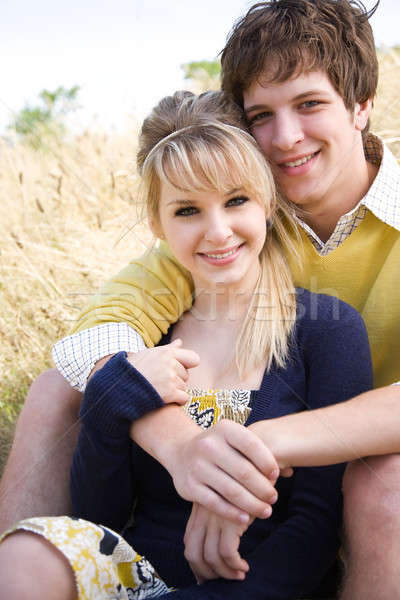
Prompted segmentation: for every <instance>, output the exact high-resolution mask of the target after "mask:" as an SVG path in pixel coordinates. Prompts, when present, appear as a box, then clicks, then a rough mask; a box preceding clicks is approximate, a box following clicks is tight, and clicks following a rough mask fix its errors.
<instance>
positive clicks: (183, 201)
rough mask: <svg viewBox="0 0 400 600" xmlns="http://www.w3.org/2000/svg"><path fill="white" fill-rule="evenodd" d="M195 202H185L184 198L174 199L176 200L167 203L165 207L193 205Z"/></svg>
mask: <svg viewBox="0 0 400 600" xmlns="http://www.w3.org/2000/svg"><path fill="white" fill-rule="evenodd" d="M195 202H196V201H195V200H187V199H186V198H176V200H170V201H169V202H167V206H170V205H171V204H194V203H195Z"/></svg>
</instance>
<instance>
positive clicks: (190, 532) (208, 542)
mask: <svg viewBox="0 0 400 600" xmlns="http://www.w3.org/2000/svg"><path fill="white" fill-rule="evenodd" d="M249 524H250V522H249V523H248V524H247V525H246V524H241V525H239V524H237V523H232V521H228V520H227V519H224V518H222V517H218V516H217V515H215V514H214V513H211V512H209V511H208V510H207V509H205V508H203V507H202V506H200V505H199V504H194V505H193V508H192V513H191V515H190V518H189V521H188V523H187V526H186V532H185V537H184V543H185V558H186V560H187V561H188V562H189V564H190V568H191V569H192V571H193V573H194V576H195V577H196V580H197V582H198V583H202V582H203V581H204V580H206V579H216V578H218V577H223V578H225V579H236V580H239V581H242V580H243V579H244V578H245V577H246V573H247V571H248V570H249V565H248V564H247V562H246V561H245V560H243V559H242V558H241V556H240V554H239V544H240V538H241V536H242V535H243V533H244V532H245V531H246V529H247V527H248V525H249Z"/></svg>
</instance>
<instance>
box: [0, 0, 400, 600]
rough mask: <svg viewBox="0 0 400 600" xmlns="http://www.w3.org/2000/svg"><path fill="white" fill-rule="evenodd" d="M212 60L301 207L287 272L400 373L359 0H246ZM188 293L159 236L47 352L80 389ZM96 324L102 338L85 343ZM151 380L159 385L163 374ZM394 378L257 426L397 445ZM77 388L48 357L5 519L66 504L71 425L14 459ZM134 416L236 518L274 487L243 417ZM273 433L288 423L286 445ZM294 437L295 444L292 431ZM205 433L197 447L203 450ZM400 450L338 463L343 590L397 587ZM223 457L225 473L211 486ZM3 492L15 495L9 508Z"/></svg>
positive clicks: (202, 491)
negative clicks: (223, 421)
mask: <svg viewBox="0 0 400 600" xmlns="http://www.w3.org/2000/svg"><path fill="white" fill-rule="evenodd" d="M222 65H223V87H224V89H225V90H226V91H227V92H228V93H230V94H232V95H233V96H234V98H235V99H236V101H237V102H238V103H239V104H240V105H241V106H242V107H243V108H244V110H245V113H246V116H247V118H248V121H249V124H250V129H251V132H252V133H253V135H254V136H255V138H256V140H257V141H258V143H259V144H260V146H261V148H262V149H263V151H264V153H265V155H266V157H267V158H268V159H269V161H270V163H271V165H272V168H273V170H274V174H275V177H276V181H277V182H278V184H279V186H280V188H281V189H282V192H283V193H284V194H285V195H286V196H287V197H288V199H289V200H290V201H291V202H292V203H293V204H294V205H297V206H298V207H299V209H300V211H299V217H298V219H299V224H300V236H301V245H299V248H300V250H301V252H302V253H303V262H304V267H303V269H302V270H300V269H299V268H298V266H297V264H296V263H295V261H294V260H293V259H292V257H290V256H289V257H288V260H289V261H290V262H291V266H292V271H293V275H294V278H295V281H296V284H298V285H301V286H303V287H306V288H308V289H311V290H312V291H319V292H325V293H331V294H337V295H338V296H339V297H340V298H341V299H343V300H345V301H347V302H349V303H350V304H352V305H353V306H355V307H356V308H357V309H358V310H359V311H360V313H361V314H362V316H363V317H364V319H365V322H366V325H367V329H368V332H369V337H370V342H371V349H372V355H373V362H374V370H375V384H376V386H389V384H391V383H394V382H396V381H398V380H399V379H400V364H399V362H398V356H399V350H400V295H399V291H400V290H399V287H400V283H399V278H398V271H397V269H398V267H397V265H398V262H399V259H400V233H399V231H400V169H399V167H398V165H397V163H396V161H395V159H394V157H393V156H392V155H391V154H390V152H389V151H388V150H387V149H386V148H384V147H383V145H382V143H381V142H380V141H379V140H378V139H377V138H375V137H373V136H369V135H367V129H368V118H369V114H370V111H371V106H372V101H373V97H374V94H375V91H376V85H377V60H376V54H375V48H374V42H373V36H372V32H371V29H370V26H369V24H368V19H367V15H366V13H365V11H364V10H363V8H362V5H360V4H359V3H357V2H350V1H349V0H273V1H270V2H263V3H260V4H258V5H255V6H254V7H253V8H252V9H250V11H249V13H248V14H247V15H246V16H245V17H244V18H243V19H242V20H241V21H240V22H239V23H238V24H237V25H236V27H235V28H234V30H233V32H232V34H231V36H230V38H229V40H228V43H227V45H226V48H225V50H224V52H223V54H222ZM121 298H122V300H121ZM117 299H118V301H117ZM191 301H192V298H191V287H190V282H189V281H187V280H186V279H185V274H184V272H183V271H182V269H181V268H180V267H179V265H177V264H176V263H175V262H174V260H173V257H172V256H171V255H170V254H168V250H167V249H161V250H160V251H159V252H157V253H152V254H150V255H148V256H146V257H144V258H143V259H141V260H138V261H133V262H132V263H131V264H130V265H129V266H128V267H127V268H126V269H124V270H123V271H122V272H121V273H120V274H119V275H118V276H117V277H116V278H114V279H113V280H112V281H111V282H109V283H108V284H107V285H106V286H105V287H104V288H103V290H102V291H101V292H100V294H99V295H97V296H96V297H95V298H94V300H93V302H92V303H91V304H90V305H89V307H88V308H87V310H86V311H85V312H84V313H83V314H82V315H81V318H80V320H79V321H78V323H77V326H76V328H75V331H76V332H77V333H75V335H74V336H72V337H71V338H67V339H66V340H64V341H63V342H62V343H60V344H59V345H58V346H57V354H56V362H57V363H58V364H59V365H60V368H61V369H62V372H63V374H64V375H65V377H66V378H67V379H68V380H69V381H70V383H71V384H73V385H74V386H75V387H77V388H78V389H81V390H82V389H83V388H84V385H85V382H86V380H87V377H88V376H89V374H90V372H91V370H92V368H93V366H94V364H95V363H96V362H97V361H98V360H99V359H101V358H102V357H105V356H107V355H110V354H113V353H115V352H116V351H118V350H120V349H125V350H127V351H136V350H140V349H141V348H144V345H143V342H142V340H141V339H140V338H138V336H137V335H136V332H138V333H139V334H140V336H141V338H143V340H144V342H145V343H146V344H147V345H152V344H153V343H155V342H157V341H158V339H159V338H160V336H161V333H162V332H165V331H166V330H167V329H168V326H169V324H170V323H172V322H174V321H175V320H176V319H177V318H178V317H179V314H180V313H181V312H182V311H183V310H186V309H187V308H188V307H189V306H190V304H191ZM99 339H100V340H104V343H103V342H102V343H101V344H100V346H99V344H98V342H97V341H96V344H93V340H99ZM93 346H96V351H95V352H93V351H92V350H91V348H93ZM172 352H173V353H175V354H174V359H175V360H176V361H178V362H181V364H184V366H186V367H187V368H190V367H191V366H193V365H194V362H193V361H194V359H193V356H190V355H187V354H185V353H184V352H185V351H182V352H183V354H182V353H181V354H179V353H178V354H176V352H177V351H176V350H172ZM72 357H74V359H73V360H72ZM332 360H334V357H332ZM132 361H133V362H134V364H135V366H136V367H137V368H138V369H139V370H141V369H143V371H144V372H147V371H146V369H148V372H149V379H150V381H152V379H151V375H150V372H151V371H153V370H154V369H152V368H151V367H152V365H147V364H146V352H145V351H144V352H141V353H140V354H138V355H137V356H136V357H133V358H132ZM100 365H101V363H100ZM98 366H99V365H98ZM152 376H153V377H154V374H153V375H152ZM152 382H153V381H152ZM153 385H154V387H156V389H158V390H159V391H160V395H161V396H162V395H163V394H162V392H163V391H164V390H163V387H162V386H163V385H164V382H161V383H160V382H156V381H154V382H153ZM157 386H158V387H157ZM399 392H400V388H397V387H395V386H393V387H386V388H383V389H380V390H377V391H375V392H370V393H369V394H367V395H365V396H363V397H360V398H357V399H354V400H353V401H350V402H348V403H346V404H345V405H341V406H337V407H331V408H330V409H329V411H330V412H327V413H322V414H321V415H312V414H310V413H304V414H301V415H298V416H293V418H292V420H289V419H290V418H289V417H288V421H283V420H282V421H281V423H279V424H277V429H275V430H274V431H275V433H273V432H272V433H271V436H265V437H264V441H265V442H267V443H268V444H269V445H270V447H271V449H272V451H273V452H274V453H275V455H276V458H277V460H278V462H279V464H280V466H286V465H287V464H289V465H290V464H300V463H299V460H300V458H299V455H300V454H301V452H303V454H304V455H303V456H302V458H301V460H302V464H314V463H313V462H312V461H313V457H314V460H315V457H316V455H318V456H319V460H326V461H328V462H329V461H334V460H346V459H348V458H352V457H353V456H354V457H357V456H365V455H374V454H389V453H390V452H398V451H400V444H399V442H398V439H397V438H398V435H397V428H396V426H395V425H396V419H394V418H393V412H394V411H399V410H400V409H399V408H398V404H397V403H398V400H399V399H400V398H399V396H400V394H399ZM55 395H57V396H58V397H59V398H58V400H59V401H58V402H57V398H54V396H55ZM79 403H80V395H79V394H78V392H74V391H71V390H70V389H69V388H68V386H67V385H66V383H65V381H64V380H62V379H61V378H60V377H59V376H58V375H57V374H55V373H54V372H53V373H51V374H48V375H42V376H41V377H40V378H39V380H38V381H37V382H36V383H35V384H34V385H33V387H32V390H31V392H30V396H29V399H28V401H27V404H26V406H25V408H24V411H23V413H22V414H21V418H20V421H19V424H18V427H17V432H16V441H15V445H14V448H13V451H12V453H11V456H10V460H9V464H8V467H7V470H6V472H5V476H4V481H3V488H2V489H3V496H2V504H3V506H4V511H5V512H4V514H5V515H6V518H5V519H4V520H5V524H6V523H7V520H8V522H10V521H12V520H14V519H15V518H21V517H23V516H30V515H31V514H47V513H49V511H50V512H52V513H53V514H54V513H55V512H57V513H63V512H65V510H66V507H65V497H66V489H67V485H66V483H65V482H66V480H67V475H66V471H67V465H68V463H69V461H70V456H71V452H72V446H73V437H74V433H73V432H71V431H69V433H68V435H69V436H70V438H71V439H69V440H68V439H65V438H64V437H62V439H63V440H64V442H62V443H63V444H64V447H63V448H62V450H59V451H58V452H57V451H55V452H54V453H53V452H51V453H48V454H47V456H46V460H48V461H49V462H48V463H46V466H45V468H43V469H42V472H40V471H39V469H34V470H33V471H30V473H28V480H26V481H24V483H22V484H21V482H20V480H19V477H20V474H19V469H20V467H21V465H22V464H24V463H25V461H27V459H28V457H29V456H30V455H29V454H28V448H29V452H30V451H31V448H32V449H33V450H32V452H33V455H34V456H35V457H36V456H39V453H40V451H41V449H43V450H44V448H46V445H47V447H51V448H53V447H54V445H55V442H56V440H58V439H59V438H60V437H61V435H60V434H61V432H64V430H65V423H68V424H70V425H72V424H73V423H74V420H75V416H76V414H77V410H78V406H79ZM396 414H397V413H396ZM294 417H296V418H297V419H300V420H296V419H295V418H294ZM32 419H35V421H34V424H35V423H37V427H39V426H40V425H41V424H42V423H43V422H46V424H48V425H47V426H48V427H49V429H48V430H46V431H43V430H42V429H41V430H40V431H38V430H37V427H35V426H32ZM44 419H46V421H44ZM178 419H179V421H178ZM141 421H142V422H141V423H140V424H136V425H135V428H134V430H133V435H134V438H135V439H136V441H137V442H138V443H139V444H141V445H142V446H143V447H144V448H145V449H146V450H147V451H148V452H150V453H151V454H153V456H155V457H156V458H158V459H159V460H160V462H162V463H163V464H164V465H165V466H166V467H167V468H168V469H169V471H170V472H171V474H172V475H173V477H174V481H175V484H176V487H177V489H178V491H180V493H181V494H182V495H183V496H184V497H186V498H188V499H190V500H196V501H198V502H200V503H202V504H203V505H205V506H207V507H208V508H210V509H214V510H215V511H217V512H220V513H221V512H224V511H227V514H228V515H229V516H231V517H232V518H235V517H236V518H238V511H237V510H236V511H235V509H234V507H233V504H235V505H236V506H238V507H240V509H242V510H243V511H247V512H249V513H251V514H256V515H259V516H261V514H262V513H263V511H264V510H265V509H266V503H268V501H269V500H270V498H268V497H266V495H265V488H264V487H263V484H262V481H261V478H260V471H261V472H262V471H263V460H262V447H260V446H259V445H258V442H259V440H257V438H256V436H254V437H253V436H251V435H250V432H248V431H246V430H245V429H243V430H241V431H240V435H237V436H236V432H233V430H232V428H229V427H226V426H225V428H219V429H216V430H215V432H213V433H212V435H210V436H208V437H206V436H204V435H203V434H202V435H200V436H199V435H197V432H196V431H195V430H194V429H193V427H192V424H189V423H187V422H186V420H185V419H184V415H183V414H182V413H181V412H180V411H179V409H176V408H175V407H168V409H161V410H160V411H158V413H157V414H154V415H150V416H149V417H148V418H145V419H143V420H141ZM138 425H139V426H138ZM180 425H181V426H180ZM271 427H272V428H273V427H275V425H272V424H271ZM279 428H281V430H279ZM32 430H33V431H32ZM277 431H280V434H281V436H280V437H279V436H277V433H276V432H277ZM306 431H309V432H310V435H309V436H308V437H307V439H306V438H305V432H306ZM282 432H286V437H284V434H283V433H282ZM230 436H233V437H232V439H229V438H230ZM171 437H173V438H174V444H171ZM278 437H279V439H280V440H282V438H283V439H285V441H286V443H287V447H286V448H285V449H283V445H284V444H282V441H280V442H278V441H277V439H278ZM28 438H29V442H30V443H29V446H27V440H28ZM293 440H294V441H293ZM296 440H298V443H297V447H296V448H294V449H293V456H296V458H295V459H293V460H292V458H293V457H292V456H290V451H288V447H290V444H291V443H292V444H293V446H294V445H296ZM189 448H190V449H191V452H189V451H188V449H189ZM204 448H206V449H207V452H202V450H204ZM183 449H185V450H186V453H185V456H187V457H188V459H187V463H188V464H187V469H178V468H177V463H178V462H179V461H177V460H176V455H177V453H182V450H183ZM238 450H239V452H240V454H238V452H237V451H238ZM323 450H324V454H325V455H324V457H323V458H322V457H321V456H320V454H321V452H322V451H323ZM196 451H197V458H196V460H194V461H192V462H191V460H190V456H196ZM228 453H229V455H228ZM285 453H286V455H285ZM246 456H247V458H248V460H246V458H245V457H246ZM288 456H290V458H288ZM210 457H212V458H210ZM283 457H285V459H284V458H283ZM310 457H311V458H310ZM296 460H297V462H296ZM31 461H32V459H31ZM285 461H286V462H285ZM307 461H308V462H307ZM398 463H399V459H398V457H394V456H385V457H381V458H374V459H370V460H369V461H368V462H367V464H365V463H364V464H352V465H351V466H350V468H349V469H348V471H347V474H346V478H345V485H344V492H345V527H346V532H347V546H348V552H349V567H348V577H347V581H346V583H345V588H344V591H343V599H345V600H349V599H350V598H351V599H352V600H357V599H361V598H362V599H363V600H365V599H368V598H371V599H372V598H374V600H375V599H376V598H379V599H382V600H384V599H386V598H388V599H389V598H390V599H392V598H394V597H396V595H397V593H398V592H397V588H398V584H399V583H400V574H399V570H398V567H397V556H398V554H399V551H400V517H399V511H398V510H397V506H398V503H399V500H400V492H398V491H397V488H398V484H397V481H398V477H399V476H400V464H398ZM321 464H324V463H321ZM257 467H258V468H257ZM221 468H222V469H223V470H224V471H225V472H226V473H229V475H230V477H229V480H228V482H225V483H224V486H223V487H221V486H220V482H219V473H220V469H221ZM244 471H245V472H246V476H247V482H246V484H243V478H242V477H241V476H242V475H243V472H244ZM32 472H33V478H32ZM48 474H53V481H54V482H55V484H54V489H55V490H57V492H58V497H54V498H52V499H51V500H50V499H49V498H43V496H40V495H39V494H38V492H39V490H40V492H41V493H42V494H46V493H47V494H49V493H51V494H52V493H53V489H51V490H50V485H49V483H48V479H49V477H48ZM63 478H64V480H63ZM63 481H64V484H63V483H62V482H63ZM224 481H225V480H224ZM59 482H60V485H58V483H59ZM49 490H50V491H49ZM24 493H29V499H28V501H27V502H26V505H25V506H23V503H22V502H21V500H20V497H21V494H24ZM222 497H224V498H225V500H224V499H223V498H222ZM378 503H379V511H377V510H376V506H377V505H378ZM10 504H14V505H15V507H16V509H15V510H14V513H13V511H12V510H10ZM239 516H240V515H239ZM371 524H373V526H372V527H371ZM397 532H398V533H399V535H397ZM378 574H379V576H380V577H379V578H378Z"/></svg>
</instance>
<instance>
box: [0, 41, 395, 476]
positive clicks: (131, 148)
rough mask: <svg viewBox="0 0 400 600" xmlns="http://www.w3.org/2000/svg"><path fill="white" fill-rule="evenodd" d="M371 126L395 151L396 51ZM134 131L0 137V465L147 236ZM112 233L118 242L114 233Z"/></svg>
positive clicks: (386, 65) (384, 59)
mask: <svg viewBox="0 0 400 600" xmlns="http://www.w3.org/2000/svg"><path fill="white" fill-rule="evenodd" d="M372 130H373V131H375V132H377V133H379V134H380V135H382V137H383V138H384V139H386V140H387V141H388V143H389V146H390V147H391V149H392V150H393V151H394V152H395V153H396V155H397V156H398V157H399V158H400V53H395V52H394V51H392V52H391V53H388V54H385V55H382V56H381V80H380V87H379V93H378V97H377V100H376V103H375V111H374V118H373V121H372ZM136 138H137V136H136V132H135V128H134V127H132V131H130V132H127V133H126V134H125V135H124V136H120V135H117V134H114V135H101V134H94V133H85V134H84V135H81V136H80V137H78V138H76V139H73V140H71V141H70V142H68V143H66V144H63V145H62V146H59V145H57V144H54V143H53V145H52V146H51V147H50V148H49V149H48V150H47V151H46V152H35V151H33V150H32V149H30V148H28V147H24V146H22V145H19V144H17V145H15V146H10V145H8V144H7V143H5V142H4V143H2V144H0V195H1V198H2V212H1V217H0V271H1V276H0V297H1V303H0V346H1V354H0V472H1V468H2V462H3V460H4V457H5V455H6V451H7V447H8V445H9V439H10V434H11V430H12V423H13V421H14V419H15V417H16V415H17V413H18V411H19V409H20V406H21V403H22V402H23V400H24V397H25V394H26V391H27V388H28V387H29V384H30V383H31V382H32V381H33V380H34V379H35V378H36V376H37V375H38V374H39V373H40V372H41V371H43V370H44V369H46V368H48V367H49V366H51V358H50V349H51V346H52V344H53V343H54V341H56V340H57V339H59V338H60V337H62V336H63V335H65V334H66V332H67V331H68V329H69V326H70V323H71V319H73V318H74V316H76V315H77V313H78V312H79V308H80V307H81V306H83V304H84V303H85V301H86V299H87V297H88V295H89V294H91V293H92V292H93V291H95V290H96V289H97V287H98V286H99V285H100V284H101V282H103V281H104V280H105V279H106V278H107V277H109V276H110V275H111V274H113V273H114V272H116V271H117V270H118V269H119V268H120V267H122V266H123V265H124V264H125V263H127V262H128V260H129V259H130V258H131V257H132V256H134V255H137V254H139V253H141V252H142V251H143V250H144V249H145V247H146V244H147V243H148V242H149V240H150V236H149V233H148V231H147V230H146V227H145V226H144V225H142V224H139V225H137V226H136V227H135V228H134V229H133V230H130V228H131V226H132V225H134V223H135V222H136V220H137V211H136V204H135V196H136V186H137V178H136V177H135V173H134V167H133V165H134V155H135V144H136ZM121 236H123V237H122V239H121Z"/></svg>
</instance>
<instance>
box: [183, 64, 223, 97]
mask: <svg viewBox="0 0 400 600" xmlns="http://www.w3.org/2000/svg"><path fill="white" fill-rule="evenodd" d="M181 68H182V69H183V72H184V74H185V79H189V80H191V81H192V82H193V83H194V85H195V87H196V91H197V92H204V91H206V90H217V89H219V88H220V86H221V84H220V75H221V63H220V61H219V60H197V61H192V62H190V63H185V64H184V65H181Z"/></svg>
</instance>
